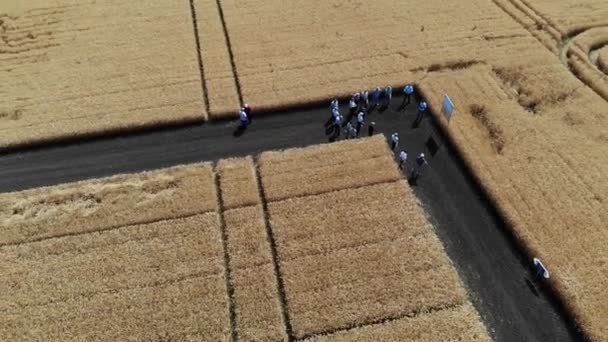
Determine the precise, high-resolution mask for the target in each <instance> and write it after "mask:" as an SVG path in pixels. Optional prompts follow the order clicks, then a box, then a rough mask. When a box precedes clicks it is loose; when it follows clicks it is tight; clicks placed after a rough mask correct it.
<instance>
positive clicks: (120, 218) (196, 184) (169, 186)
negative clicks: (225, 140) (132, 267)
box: [0, 163, 217, 246]
mask: <svg viewBox="0 0 608 342" xmlns="http://www.w3.org/2000/svg"><path fill="white" fill-rule="evenodd" d="M215 191H216V190H215V185H214V181H213V171H212V168H211V165H210V164H205V163H203V164H198V165H190V166H178V167H174V168H169V169H164V170H161V171H151V172H144V173H140V174H136V175H120V176H115V177H110V178H105V179H99V180H95V181H88V182H78V183H71V184H66V185H60V186H56V187H52V188H39V189H34V190H28V191H23V192H16V193H7V194H0V227H1V229H2V231H3V234H2V236H1V237H0V246H3V245H10V244H20V243H26V242H31V241H38V240H41V239H46V238H50V237H61V236H64V235H74V234H80V233H84V232H93V231H98V230H105V229H112V228H118V227H121V226H124V225H130V224H137V223H143V222H154V221H159V220H166V219H171V218H176V217H185V216H191V215H194V214H200V213H205V212H209V211H216V210H217V198H216V193H215ZM191 198H197V200H196V201H192V200H190V199H191ZM175 203H180V205H179V206H175Z"/></svg>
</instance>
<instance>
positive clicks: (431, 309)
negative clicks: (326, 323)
mask: <svg viewBox="0 0 608 342" xmlns="http://www.w3.org/2000/svg"><path fill="white" fill-rule="evenodd" d="M466 305H467V303H466V302H465V303H459V304H450V305H443V306H437V307H427V308H425V309H424V310H414V311H408V312H404V313H402V314H399V315H395V316H392V317H385V318H382V319H377V320H373V321H369V322H363V323H356V324H351V325H348V326H343V327H339V328H335V329H329V330H324V331H321V332H314V333H311V334H307V335H304V336H302V337H300V338H298V339H296V340H295V341H306V340H309V339H311V338H315V337H322V336H328V335H333V334H336V333H340V332H346V331H350V330H356V329H359V328H364V327H370V326H375V325H382V324H385V323H390V322H395V321H399V320H402V319H409V318H416V317H419V316H422V315H432V314H434V313H437V312H441V311H443V310H451V309H455V308H458V307H463V306H466Z"/></svg>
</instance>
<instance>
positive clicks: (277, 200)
mask: <svg viewBox="0 0 608 342" xmlns="http://www.w3.org/2000/svg"><path fill="white" fill-rule="evenodd" d="M402 181H404V179H403V178H401V177H400V178H397V179H394V180H388V181H378V182H371V183H369V184H362V185H355V186H352V187H350V188H347V189H333V190H322V191H319V192H315V193H311V194H303V195H295V196H290V197H285V198H278V199H274V200H270V201H268V203H280V202H285V201H288V200H291V199H302V198H306V197H315V196H321V195H325V194H330V193H334V192H336V193H337V192H343V191H348V190H357V189H361V188H366V187H371V186H376V185H383V184H393V183H399V182H402ZM260 186H261V185H260ZM264 201H266V199H264Z"/></svg>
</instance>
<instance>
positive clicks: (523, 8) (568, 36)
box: [492, 0, 608, 101]
mask: <svg viewBox="0 0 608 342" xmlns="http://www.w3.org/2000/svg"><path fill="white" fill-rule="evenodd" d="M492 1H493V2H494V4H495V5H496V6H498V7H499V8H500V9H501V10H503V11H504V12H505V13H507V14H508V15H509V16H511V17H512V18H513V19H514V20H515V21H516V22H517V23H519V24H520V25H522V26H523V27H524V28H525V29H526V30H527V31H528V32H530V34H531V35H532V36H533V37H535V38H536V39H537V40H538V41H539V42H540V43H541V44H543V45H544V46H545V47H546V48H547V49H549V50H550V51H551V52H554V53H556V54H557V56H558V58H559V59H560V61H561V62H562V64H564V66H565V67H566V68H568V70H569V71H570V72H571V73H572V74H573V75H574V76H575V77H576V78H578V79H579V80H580V81H581V82H583V83H584V84H586V85H587V86H588V87H589V88H590V89H591V90H593V91H594V92H595V93H596V94H598V95H599V96H601V97H602V98H604V100H606V101H608V78H606V73H605V72H603V70H602V68H600V66H599V65H598V63H597V53H596V51H597V52H599V49H601V48H602V47H603V46H605V45H607V44H608V42H606V44H601V45H599V46H595V47H593V48H592V49H591V50H590V51H589V52H588V53H584V52H583V51H582V49H581V48H580V47H578V46H577V45H576V40H577V37H579V36H580V35H582V34H584V33H586V32H588V31H590V30H594V29H600V28H606V27H608V26H606V25H596V26H588V27H585V28H582V29H578V30H572V31H570V32H566V33H563V32H562V31H561V30H559V29H558V28H557V26H556V25H555V24H554V23H553V22H552V21H551V20H550V19H548V18H547V17H545V16H544V15H543V14H542V13H540V12H539V11H538V10H536V9H535V8H534V7H533V6H531V5H530V4H528V3H527V2H526V1H525V0H492ZM525 20H528V21H532V22H533V23H534V28H533V27H530V26H529V25H527V24H526V22H525ZM535 29H536V30H535ZM543 36H544V37H549V39H551V40H552V41H553V43H554V45H552V44H550V43H548V42H547V41H546V40H543ZM607 39H608V37H607ZM582 54H584V55H585V58H584V59H582V62H583V63H584V67H585V68H586V69H591V70H593V72H594V73H596V74H597V76H598V77H594V78H590V77H589V76H584V75H581V73H582V71H580V70H578V68H577V67H575V66H573V64H574V63H575V61H574V59H575V58H576V56H581V55H582Z"/></svg>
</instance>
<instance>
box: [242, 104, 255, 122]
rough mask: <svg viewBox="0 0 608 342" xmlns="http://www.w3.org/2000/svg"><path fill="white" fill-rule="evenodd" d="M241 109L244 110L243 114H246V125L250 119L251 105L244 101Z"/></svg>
mask: <svg viewBox="0 0 608 342" xmlns="http://www.w3.org/2000/svg"><path fill="white" fill-rule="evenodd" d="M241 110H242V111H244V112H245V114H247V125H250V124H251V121H252V120H251V107H249V105H248V104H246V103H245V104H244V105H243V108H241Z"/></svg>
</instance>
